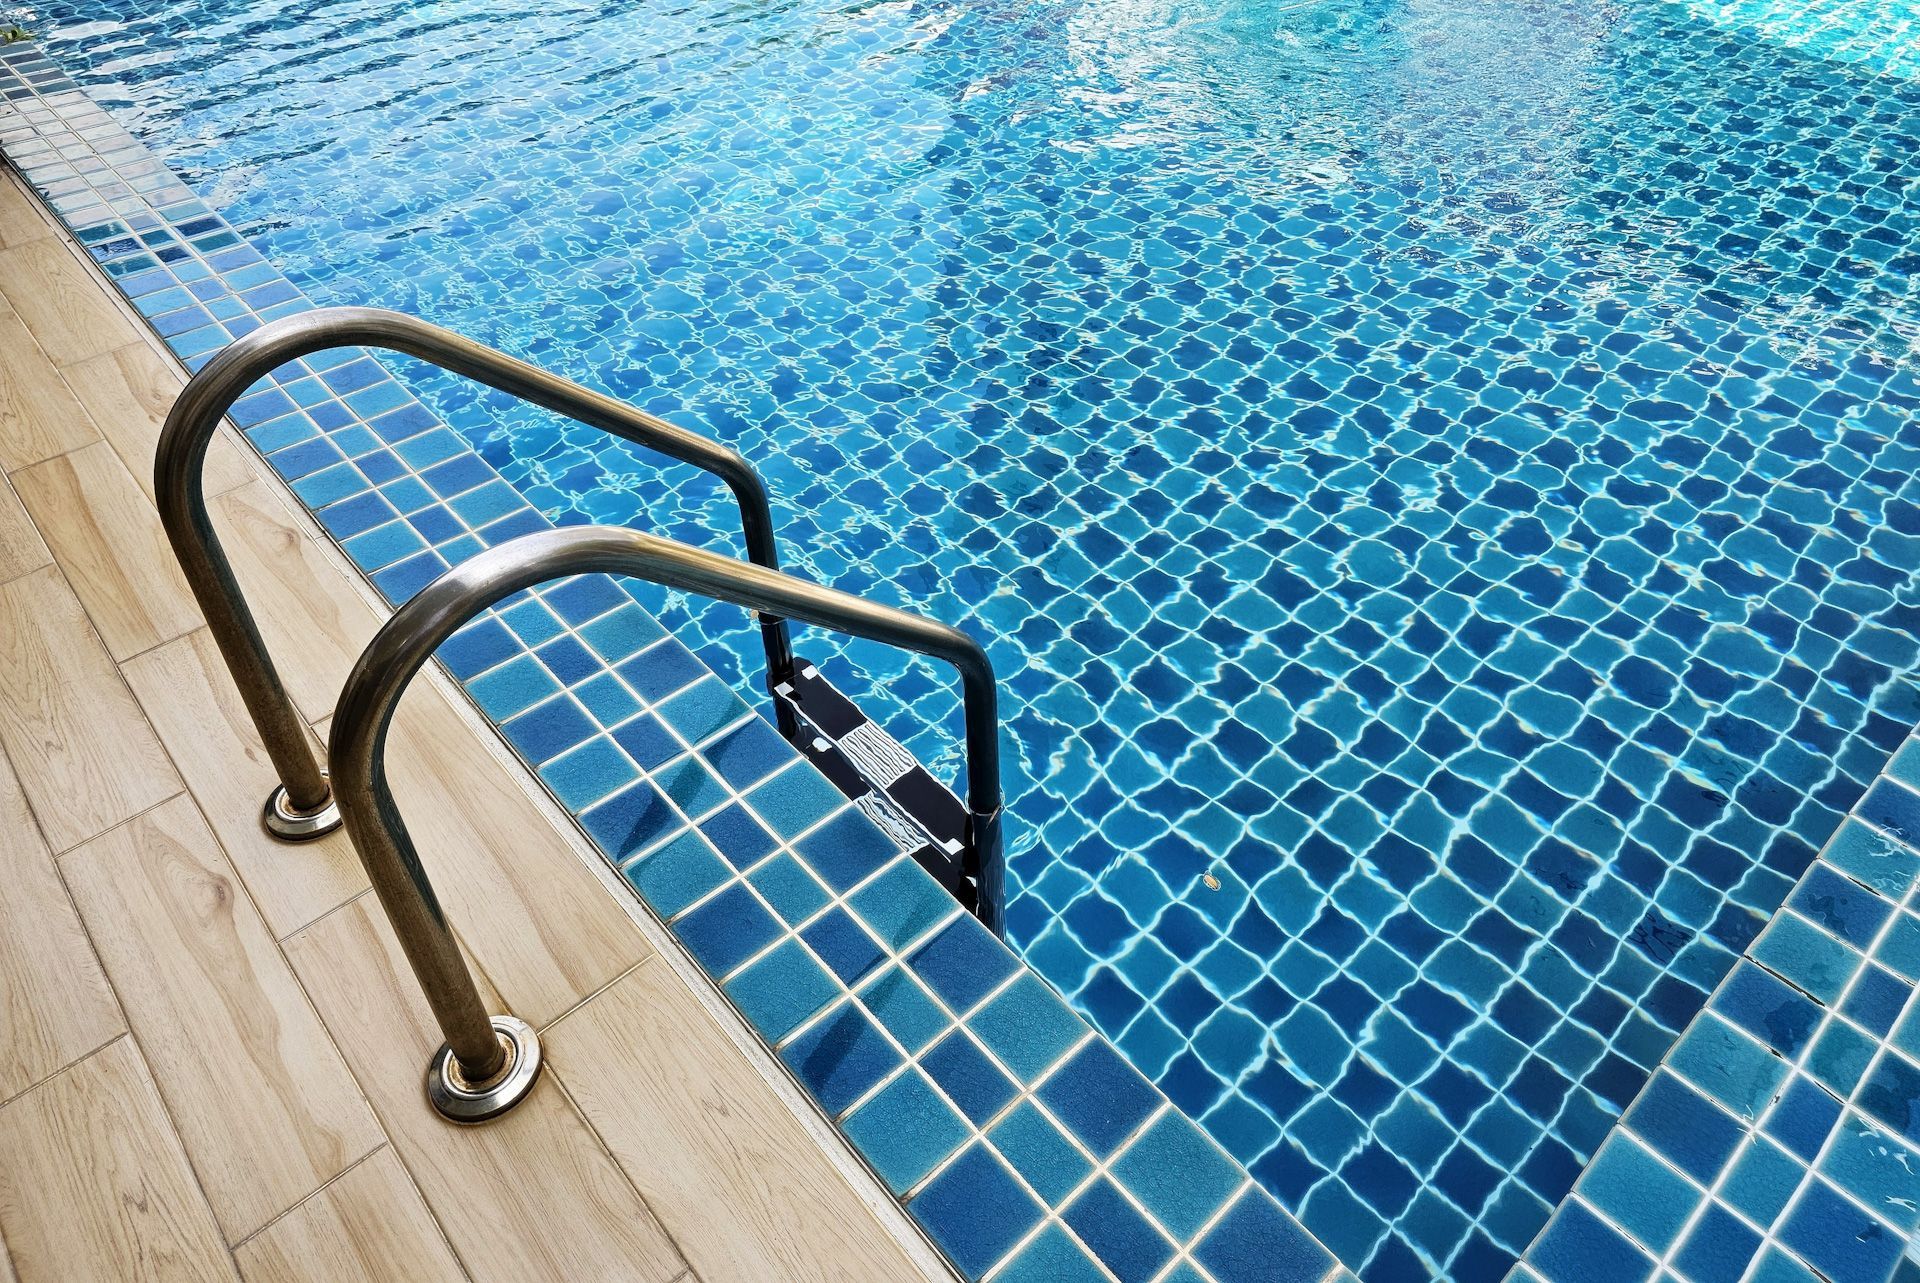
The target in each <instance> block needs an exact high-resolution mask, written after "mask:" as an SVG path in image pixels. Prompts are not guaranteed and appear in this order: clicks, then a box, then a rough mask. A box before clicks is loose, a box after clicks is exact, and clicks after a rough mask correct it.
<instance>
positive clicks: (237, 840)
mask: <svg viewBox="0 0 1920 1283" xmlns="http://www.w3.org/2000/svg"><path fill="white" fill-rule="evenodd" d="M121 671H122V672H124V673H125V674H126V677H127V683H128V685H130V686H132V687H133V693H134V694H135V695H136V696H137V697H138V698H139V700H140V706H141V707H142V708H143V709H144V710H145V711H146V714H147V717H148V719H149V720H150V721H151V722H152V724H153V729H154V730H155V731H156V732H157V733H158V734H159V736H160V742H161V743H162V744H164V745H166V747H167V749H168V751H169V752H171V753H172V754H173V760H174V762H175V763H176V764H177V765H178V767H179V769H180V773H181V775H182V776H184V777H185V778H186V782H187V788H188V789H189V790H190V791H191V792H192V793H193V796H194V800H195V801H197V802H198V803H199V804H200V810H201V812H202V813H203V814H204V815H205V816H206V817H207V822H208V823H209V824H211V825H212V826H213V831H214V834H215V835H216V836H217V837H218V838H219V839H220V845H221V846H222V847H224V848H225V849H226V853H227V855H228V857H229V858H230V859H231V860H232V861H233V866H234V868H235V869H236V870H237V871H238V872H239V874H240V880H241V881H243V882H245V883H246V884H247V890H248V891H250V892H252V893H253V898H254V901H255V903H257V904H258V905H259V906H260V913H261V915H262V916H263V917H265V918H266V920H267V926H268V927H269V928H271V929H272V931H273V934H274V936H275V938H276V939H277V938H281V937H284V936H286V935H288V934H289V933H290V932H292V931H294V930H295V929H296V928H299V927H303V926H305V925H306V924H307V923H309V922H312V921H313V920H314V919H315V918H317V917H319V916H320V915H321V914H323V913H325V912H326V911H327V910H329V909H332V908H334V907H336V906H338V905H341V904H344V903H346V902H347V901H348V900H350V899H352V898H353V897H354V896H356V895H358V894H360V892H362V891H364V890H366V889H367V875H366V873H365V871H364V870H362V869H361V867H360V858H359V857H358V856H357V855H355V854H354V852H353V845H352V843H351V842H349V841H348V839H347V835H346V832H345V831H344V830H339V829H336V830H335V831H334V832H332V833H329V834H328V835H327V836H326V837H323V838H320V839H318V840H316V841H312V842H305V843H302V844H301V845H300V846H298V847H290V846H288V845H287V844H286V843H284V842H279V841H276V840H274V839H273V838H271V837H269V836H267V832H266V830H265V829H263V828H261V826H260V811H261V808H262V806H263V805H264V804H265V802H266V800H267V797H268V795H269V794H271V793H272V792H273V790H274V788H275V787H276V786H277V785H278V784H279V782H280V780H279V776H277V775H276V774H275V773H274V770H273V763H272V762H270V761H268V760H267V752H266V750H265V749H264V748H262V747H261V746H260V737H259V736H258V735H257V734H255V733H254V729H253V721H252V719H251V718H249V717H248V716H247V709H246V705H244V704H242V703H241V702H240V692H239V691H238V690H236V689H235V688H234V685H233V679H232V678H231V677H229V676H228V675H227V666H226V662H225V661H224V660H223V659H221V657H220V648H219V647H218V646H216V645H214V642H213V635H212V634H211V633H209V632H208V631H207V630H206V629H204V628H200V629H196V630H194V631H193V632H191V633H188V634H187V635H186V636H185V637H181V638H178V639H176V640H174V641H170V642H168V643H167V644H166V645H164V646H157V647H155V648H154V649H153V650H150V651H148V652H147V653H146V654H144V655H139V656H136V657H135V658H134V659H132V660H129V661H128V662H127V663H126V664H125V665H123V666H122V669H121ZM313 747H314V751H315V752H316V753H317V754H319V753H324V751H325V750H324V748H323V747H322V745H321V744H320V741H319V740H318V739H317V738H316V739H315V740H314V741H313Z"/></svg>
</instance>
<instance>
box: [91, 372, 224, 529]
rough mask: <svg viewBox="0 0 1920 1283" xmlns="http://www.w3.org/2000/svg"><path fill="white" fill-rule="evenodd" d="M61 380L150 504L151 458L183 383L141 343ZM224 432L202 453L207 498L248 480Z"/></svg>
mask: <svg viewBox="0 0 1920 1283" xmlns="http://www.w3.org/2000/svg"><path fill="white" fill-rule="evenodd" d="M66 375H67V386H68V387H70V388H71V389H72V390H73V395H74V396H75V397H76V398H78V399H79V401H80V404H81V405H83V406H85V407H86V410H87V413H88V414H89V415H90V416H92V418H93V423H94V426H95V427H97V428H99V429H100V434H101V435H102V436H104V437H105V438H106V439H107V440H108V441H109V442H110V443H111V444H112V445H113V449H114V452H115V453H116V454H118V455H119V456H120V459H121V461H122V462H123V463H125V464H126V465H127V471H129V472H131V473H132V474H133V479H134V481H135V482H136V483H137V484H138V485H139V487H140V489H141V492H142V493H144V494H145V495H146V496H147V502H149V503H152V502H153V499H154V496H153V452H154V447H155V446H157V445H158V444H159V442H160V425H161V424H163V423H165V422H166V419H167V411H169V410H171V409H172V408H173V402H174V398H175V397H178V396H179V395H180V389H181V388H183V387H185V386H186V379H185V378H184V377H183V376H182V375H181V374H180V371H179V370H178V369H176V368H175V367H174V366H173V364H172V363H171V362H170V361H168V360H167V359H166V358H165V357H163V356H162V355H161V354H160V353H158V352H156V351H154V349H153V345H152V344H150V343H144V342H136V343H129V344H127V345H126V346H125V347H118V348H115V349H114V350H113V351H111V352H102V353H101V354H100V355H99V356H92V357H88V358H87V359H86V360H84V361H80V362H77V363H76V364H74V365H73V366H71V367H69V368H68V370H67V372H66ZM230 431H231V430H230V429H228V428H222V429H221V430H220V431H219V432H217V433H215V434H214V437H213V441H212V443H211V444H210V445H209V446H208V447H207V462H206V469H205V471H204V473H203V474H202V475H203V484H204V486H205V487H206V492H207V493H208V494H209V495H217V494H224V493H225V492H226V491H228V490H231V489H233V488H234V487H235V486H238V485H244V484H246V483H247V482H249V481H251V480H253V478H254V472H253V469H252V467H250V466H249V465H248V463H247V461H246V459H245V457H243V455H242V453H241V451H242V447H241V446H239V445H237V444H235V442H234V440H233V438H232V436H231V435H229V434H230Z"/></svg>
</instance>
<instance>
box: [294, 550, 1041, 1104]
mask: <svg viewBox="0 0 1920 1283" xmlns="http://www.w3.org/2000/svg"><path fill="white" fill-rule="evenodd" d="M594 572H599V573H604V574H612V575H629V576H632V577H635V578H640V579H648V580H651V581H652V582H654V583H658V584H664V585H666V586H668V587H670V588H677V589H680V590H682V591H684V592H693V593H700V594H702V595H704V596H707V597H712V598H715V599H717V600H720V601H727V602H732V603H733V604H735V605H738V606H745V607H748V608H750V609H752V610H757V611H769V612H773V613H774V614H776V615H778V616H780V617H782V618H791V619H798V620H800V621H801V622H803V623H810V624H815V625H818V626H820V627H822V628H830V629H834V630H836V631H839V632H843V633H849V634H852V635H853V636H856V637H865V638H868V639H869V640H873V641H879V642H886V643H888V644H891V645H894V646H900V647H903V648H905V649H907V650H911V651H915V652H918V653H920V654H923V655H929V656H932V657H934V658H936V659H943V660H945V661H947V662H948V663H950V664H952V665H953V666H954V667H955V668H957V669H959V671H960V680H961V685H962V691H963V694H964V702H965V708H966V726H967V797H968V809H969V810H970V812H971V814H972V819H971V824H972V827H973V832H972V833H971V834H970V835H969V836H970V837H971V839H972V841H971V844H970V845H971V846H972V847H973V849H974V850H976V851H977V852H979V858H980V862H981V867H980V871H979V876H980V885H981V902H982V909H983V910H985V911H984V912H983V913H982V915H981V916H982V917H983V918H984V919H986V921H987V925H988V926H989V927H991V928H993V929H994V930H995V931H996V932H998V930H999V928H1000V922H999V908H1000V898H1001V892H1002V887H1003V885H1004V874H1003V872H1002V867H1001V866H1002V863H1003V859H1002V852H1001V849H1000V806H1001V797H1000V746H999V736H998V728H997V711H996V702H997V701H996V695H995V691H994V680H993V666H992V664H991V662H990V661H989V660H988V659H987V654H986V652H985V651H984V650H982V649H981V647H980V644H979V643H978V642H976V641H974V640H973V639H972V638H971V637H968V636H967V635H966V634H965V633H963V632H960V631H959V630H958V629H955V628H950V627H948V626H947V625H945V624H941V623H936V622H934V621H933V620H930V619H924V618H922V617H920V616H918V615H911V614H908V613H907V612H905V611H901V610H894V609H893V608H891V607H888V606H881V605H878V604H876V603H874V602H870V601H867V600H865V599H863V598H860V597H855V596H853V595H851V594H849V593H844V592H840V591H838V590H836V589H832V588H824V587H821V586H820V585H818V584H812V583H808V582H806V581H805V580H802V579H795V578H794V577H792V576H791V575H784V574H781V573H780V572H779V571H776V570H769V569H766V568H764V567H761V566H753V565H748V564H746V563H745V562H740V561H735V560H733V559H732V558H730V557H722V556H720V555H718V554H716V553H711V552H705V551H702V550H700V549H698V548H690V547H687V546H686V545H685V544H678V543H674V542H673V541H671V540H668V539H661V538H658V537H657V536H654V535H644V534H640V533H639V532H637V531H633V530H626V529H622V528H619V527H612V526H576V527H571V528H568V529H561V530H545V531H539V532H537V533H534V534H529V535H521V536H520V537H519V538H517V539H511V540H509V541H507V542H506V543H503V544H500V545H499V546H497V547H494V548H489V549H487V550H486V551H484V552H480V553H477V554H475V555H474V556H473V557H471V558H469V559H468V560H466V561H464V562H462V563H461V564H459V565H458V566H455V567H454V568H453V569H451V570H449V571H447V572H446V573H445V574H443V575H441V576H440V577H439V578H438V579H436V580H434V581H433V582H432V583H431V584H428V585H427V586H426V587H425V588H422V589H421V590H420V591H419V592H418V593H416V594H414V596H413V598H412V600H410V601H408V602H407V603H406V604H405V605H403V606H401V607H400V609H398V610H396V611H395V612H394V613H393V617H392V618H391V619H389V620H388V621H387V622H386V624H385V625H384V626H382V627H381V629H380V631H379V632H378V633H377V634H375V636H374V638H373V641H372V642H370V643H369V644H368V646H367V649H366V651H365V652H364V653H363V654H362V655H361V656H360V661H359V663H357V664H355V665H354V667H353V672H352V673H351V674H349V675H348V677H347V684H346V686H345V688H344V689H343V690H342V691H341V693H340V705H339V708H338V709H336V710H335V713H334V718H333V733H332V736H331V737H330V738H329V740H328V744H327V762H328V765H329V766H330V767H331V769H332V772H333V781H334V788H335V792H336V797H337V798H338V801H339V805H340V810H341V813H342V814H343V815H344V816H345V817H346V823H347V832H348V833H349V834H351V835H352V837H353V843H354V846H355V848H356V849H358V851H359V852H360V859H361V862H362V863H364V864H365V865H366V868H367V875H368V877H369V878H370V879H371V880H372V882H373V888H374V890H375V892H377V893H378V894H379V896H380V903H381V904H382V905H383V906H384V907H385V908H386V911H387V917H388V919H389V920H390V921H391V922H392V923H393V928H394V933H395V934H396V935H397V936H399V938H400V943H401V946H402V947H403V948H404V949H405V950H406V954H407V961H408V962H409V963H410V964H411V965H412V967H413V973H414V976H415V977H416V978H417V979H418V980H419V982H420V987H421V989H422V990H424V991H425V993H426V997H427V1002H428V1003H429V1004H430V1005H431V1006H432V1008H433V1012H434V1016H435V1018H436V1019H437V1020H438V1021H439V1023H440V1029H441V1032H442V1033H444V1034H445V1035H446V1039H447V1041H446V1045H445V1046H443V1047H441V1049H440V1050H439V1051H438V1052H437V1053H436V1054H435V1056H434V1059H433V1062H432V1064H431V1065H430V1066H429V1067H428V1073H427V1091H428V1096H429V1099H431V1100H432V1101H433V1103H434V1106H435V1107H436V1108H437V1109H439V1110H440V1111H441V1112H442V1113H443V1114H446V1115H447V1116H448V1117H450V1118H453V1119H455V1120H456V1121H459V1122H478V1121H482V1120H484V1119H485V1118H490V1117H493V1116H494V1115H496V1114H499V1113H501V1112H503V1111H504V1110H506V1109H509V1108H511V1107H512V1106H513V1104H514V1103H515V1102H516V1101H517V1100H519V1099H520V1098H521V1097H523V1096H524V1095H525V1094H526V1092H527V1091H528V1090H530V1089H531V1088H532V1085H533V1077H534V1075H537V1073H538V1070H539V1040H538V1038H537V1037H536V1036H535V1034H534V1032H533V1031H532V1030H531V1029H529V1028H528V1027H527V1026H526V1025H524V1024H522V1023H521V1022H519V1021H516V1020H513V1019H512V1018H511V1017H506V1016H496V1017H491V1018H490V1017H489V1016H488V1015H487V1012H486V1007H485V1005H484V1004H483V1003H482V1002H481V1001H480V995H479V992H478V990H477V989H476V988H475V986H474V983H473V977H472V975H471V974H470V973H469V972H468V970H467V965H466V962H465V960H464V959H463V958H462V956H461V953H460V946H459V944H458V942H457V941H455V939H454V936H453V931H452V929H451V928H450V927H449V926H448V924H447V918H446V914H445V913H444V912H442V910H441V908H440V902H439V900H438V898H436V897H435V895H434V892H433V886H432V883H431V882H430V881H429V880H428V877H427V872H426V869H425V868H424V867H423V866H422V865H421V863H420V857H419V855H418V853H417V852H416V851H415V850H414V845H413V840H412V838H410V837H409V836H408V834H407V826H406V823H405V821H404V820H403V819H402V818H401V816H400V811H399V808H398V807H397V806H396V805H395V804H394V800H393V793H392V790H391V788H390V787H389V785H388V782H387V771H386V741H387V730H388V727H389V726H390V724H391V723H392V721H393V711H394V707H395V705H397V704H398V703H399V700H400V696H401V693H402V692H403V691H404V690H405V689H406V687H407V684H408V683H409V682H410V681H412V679H413V676H414V674H416V673H417V672H419V671H420V668H421V667H422V665H424V664H425V663H426V662H427V658H428V656H430V655H432V654H433V652H434V650H435V648H437V647H438V646H439V645H440V644H441V643H442V642H444V641H446V639H447V638H449V637H451V636H452V635H453V634H454V633H455V632H456V631H458V630H459V629H460V628H461V626H462V625H464V624H466V623H467V622H468V621H469V620H471V619H472V618H473V617H474V616H476V615H478V614H479V613H480V612H482V611H484V610H486V609H487V608H488V607H489V606H492V605H494V604H495V603H497V602H499V601H500V600H501V599H502V598H505V597H508V596H510V595H512V594H513V593H516V592H519V591H520V590H521V589H523V588H530V587H532V586H534V585H535V584H539V583H544V582H546V581H547V580H550V579H558V578H561V577H563V576H566V575H577V574H589V573H594ZM989 904H990V905H991V906H992V908H991V909H990V910H988V909H987V906H988V905H989ZM529 1065H531V1066H532V1068H531V1069H530V1070H529V1069H527V1066H529Z"/></svg>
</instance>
